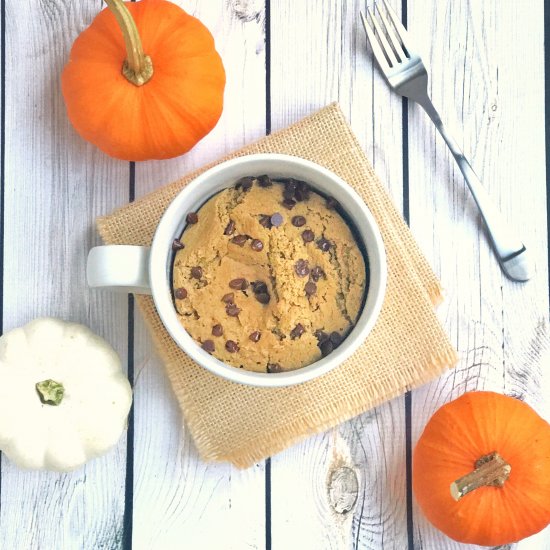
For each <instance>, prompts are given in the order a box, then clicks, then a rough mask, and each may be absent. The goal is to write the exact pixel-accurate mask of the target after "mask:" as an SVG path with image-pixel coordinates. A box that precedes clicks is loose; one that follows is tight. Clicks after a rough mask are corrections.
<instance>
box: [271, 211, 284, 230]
mask: <svg viewBox="0 0 550 550" xmlns="http://www.w3.org/2000/svg"><path fill="white" fill-rule="evenodd" d="M282 223H283V217H282V216H281V214H279V212H275V214H273V216H271V225H272V226H273V227H279V226H280V225H282Z"/></svg>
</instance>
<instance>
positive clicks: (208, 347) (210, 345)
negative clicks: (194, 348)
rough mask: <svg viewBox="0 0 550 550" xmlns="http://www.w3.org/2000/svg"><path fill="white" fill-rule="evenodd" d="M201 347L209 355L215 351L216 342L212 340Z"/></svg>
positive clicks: (206, 341)
mask: <svg viewBox="0 0 550 550" xmlns="http://www.w3.org/2000/svg"><path fill="white" fill-rule="evenodd" d="M201 347H202V349H203V350H204V351H207V352H208V353H212V352H213V351H214V349H215V346H214V342H212V340H205V341H204V342H203V343H202V346H201Z"/></svg>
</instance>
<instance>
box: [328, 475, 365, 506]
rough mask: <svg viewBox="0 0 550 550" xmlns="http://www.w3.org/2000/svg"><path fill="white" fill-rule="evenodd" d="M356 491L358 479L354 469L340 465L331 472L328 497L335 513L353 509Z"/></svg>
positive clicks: (357, 489)
mask: <svg viewBox="0 0 550 550" xmlns="http://www.w3.org/2000/svg"><path fill="white" fill-rule="evenodd" d="M358 492H359V481H358V479H357V474H356V473H355V471H354V470H352V469H351V468H348V467H347V466H342V467H340V468H336V469H335V470H333V471H332V472H331V474H330V477H329V480H328V498H329V502H330V505H331V507H332V509H333V510H334V511H335V512H336V513H337V514H347V513H348V512H350V511H351V510H352V509H353V507H354V506H355V503H356V502H357V494H358Z"/></svg>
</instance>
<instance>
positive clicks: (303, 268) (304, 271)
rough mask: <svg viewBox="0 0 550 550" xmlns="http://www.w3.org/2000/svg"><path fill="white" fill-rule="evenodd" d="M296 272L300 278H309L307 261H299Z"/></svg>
mask: <svg viewBox="0 0 550 550" xmlns="http://www.w3.org/2000/svg"><path fill="white" fill-rule="evenodd" d="M294 271H295V272H296V275H298V277H307V276H308V275H309V267H308V261H307V260H301V259H300V260H298V261H297V262H296V263H295V264H294Z"/></svg>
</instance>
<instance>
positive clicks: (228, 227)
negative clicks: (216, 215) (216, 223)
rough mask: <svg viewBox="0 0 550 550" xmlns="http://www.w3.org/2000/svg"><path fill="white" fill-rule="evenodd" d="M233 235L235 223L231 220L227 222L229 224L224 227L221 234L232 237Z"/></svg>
mask: <svg viewBox="0 0 550 550" xmlns="http://www.w3.org/2000/svg"><path fill="white" fill-rule="evenodd" d="M233 233H235V222H234V221H233V220H229V223H228V224H227V225H226V226H225V229H224V231H223V234H224V235H233Z"/></svg>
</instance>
